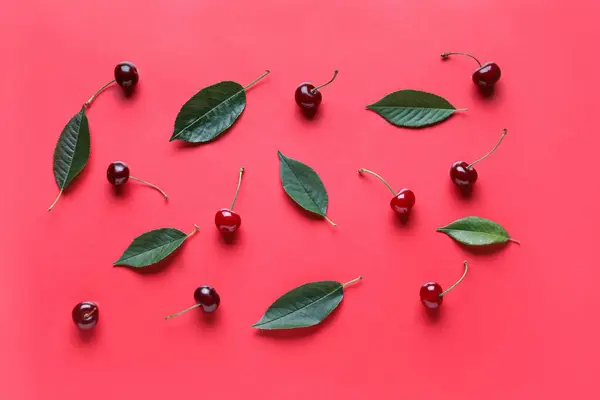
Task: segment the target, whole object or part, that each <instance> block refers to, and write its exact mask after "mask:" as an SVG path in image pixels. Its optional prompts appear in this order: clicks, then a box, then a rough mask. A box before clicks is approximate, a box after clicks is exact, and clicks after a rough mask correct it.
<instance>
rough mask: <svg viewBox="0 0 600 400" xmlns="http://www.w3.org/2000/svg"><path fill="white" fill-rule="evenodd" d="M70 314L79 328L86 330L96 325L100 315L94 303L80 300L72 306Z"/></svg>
mask: <svg viewBox="0 0 600 400" xmlns="http://www.w3.org/2000/svg"><path fill="white" fill-rule="evenodd" d="M71 316H72V317H73V322H75V324H76V325H77V327H78V328H79V329H82V330H86V329H91V328H93V327H94V326H96V324H97V323H98V318H99V317H100V311H99V310H98V305H97V304H96V303H94V302H92V301H82V302H81V303H79V304H77V305H76V306H75V307H74V308H73V312H72V313H71Z"/></svg>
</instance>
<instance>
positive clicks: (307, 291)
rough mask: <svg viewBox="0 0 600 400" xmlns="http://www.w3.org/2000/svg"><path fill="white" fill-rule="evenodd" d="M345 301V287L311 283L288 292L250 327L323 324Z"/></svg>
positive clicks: (337, 284)
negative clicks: (343, 300)
mask: <svg viewBox="0 0 600 400" xmlns="http://www.w3.org/2000/svg"><path fill="white" fill-rule="evenodd" d="M343 298H344V286H343V285H342V284H341V283H339V282H335V281H321V282H311V283H307V284H304V285H302V286H299V287H297V288H295V289H292V290H290V291H289V292H287V293H286V294H284V295H283V296H281V297H280V298H278V299H277V300H275V302H274V303H273V304H271V306H270V307H269V308H268V309H267V311H266V312H265V314H264V315H263V316H262V317H261V319H260V320H259V321H258V322H257V323H255V324H254V325H252V327H253V328H257V329H264V330H274V329H293V328H304V327H307V326H313V325H317V324H318V323H320V322H321V321H323V320H324V319H325V318H326V317H327V316H328V315H329V314H330V313H331V312H332V311H333V310H335V308H336V307H337V306H338V305H339V304H340V302H341V301H342V299H343Z"/></svg>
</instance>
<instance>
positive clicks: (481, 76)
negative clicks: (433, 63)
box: [442, 52, 501, 89]
mask: <svg viewBox="0 0 600 400" xmlns="http://www.w3.org/2000/svg"><path fill="white" fill-rule="evenodd" d="M452 54H460V55H463V56H467V57H471V58H472V59H473V60H475V61H477V64H479V68H477V69H476V70H475V71H474V72H473V76H472V78H473V82H474V83H475V84H476V85H477V86H479V87H480V88H481V89H491V88H493V87H494V85H495V84H496V82H498V80H499V79H500V75H501V72H500V67H499V66H498V64H496V63H494V62H487V63H485V64H481V62H479V60H478V59H477V58H475V57H474V56H472V55H471V54H468V53H461V52H452V53H442V58H443V59H446V58H448V57H449V56H451V55H452Z"/></svg>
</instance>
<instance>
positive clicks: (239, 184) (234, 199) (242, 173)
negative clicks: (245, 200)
mask: <svg viewBox="0 0 600 400" xmlns="http://www.w3.org/2000/svg"><path fill="white" fill-rule="evenodd" d="M242 175H244V167H242V168H240V176H239V178H238V184H237V189H235V196H233V201H232V202H231V208H230V210H232V211H233V206H235V201H236V200H237V197H238V193H239V192H240V186H242Z"/></svg>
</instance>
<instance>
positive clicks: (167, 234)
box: [114, 228, 188, 268]
mask: <svg viewBox="0 0 600 400" xmlns="http://www.w3.org/2000/svg"><path fill="white" fill-rule="evenodd" d="M187 238H188V235H186V234H185V233H184V232H181V231H180V230H177V229H173V228H161V229H155V230H153V231H149V232H146V233H143V234H142V235H140V236H138V237H136V238H135V239H133V242H131V244H130V245H129V246H128V247H127V249H125V251H124V252H123V254H122V255H121V257H120V258H119V259H118V260H117V261H115V262H114V265H115V266H117V265H126V266H129V267H134V268H143V267H147V266H148V265H152V264H156V263H157V262H159V261H161V260H163V259H164V258H166V257H167V256H169V255H170V254H171V253H173V252H174V251H175V250H177V249H178V248H179V246H181V244H182V243H183V242H184V241H185V240H186V239H187Z"/></svg>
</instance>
